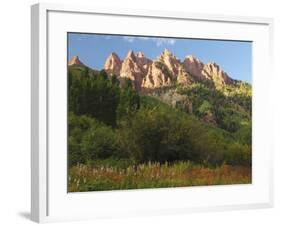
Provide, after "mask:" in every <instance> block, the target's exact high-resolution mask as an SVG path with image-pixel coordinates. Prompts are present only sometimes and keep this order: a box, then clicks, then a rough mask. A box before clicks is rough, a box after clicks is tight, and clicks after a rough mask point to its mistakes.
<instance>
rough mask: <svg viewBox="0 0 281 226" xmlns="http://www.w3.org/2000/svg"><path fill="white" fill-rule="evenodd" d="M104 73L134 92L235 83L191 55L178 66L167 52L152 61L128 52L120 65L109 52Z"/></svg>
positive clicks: (116, 57) (73, 60)
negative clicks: (129, 83) (203, 83)
mask: <svg viewBox="0 0 281 226" xmlns="http://www.w3.org/2000/svg"><path fill="white" fill-rule="evenodd" d="M69 65H82V62H81V61H80V60H79V58H78V57H74V58H73V59H72V60H71V61H70V62H69ZM104 69H105V70H106V72H107V73H108V74H109V75H113V74H115V75H116V76H117V77H118V78H120V79H122V78H129V79H131V80H132V82H133V85H134V87H135V89H136V90H138V91H141V90H142V89H155V88H161V87H169V86H172V85H175V84H180V85H184V86H189V85H190V84H192V83H193V82H194V81H208V82H211V83H212V84H213V85H214V87H215V88H221V87H223V86H225V85H231V84H233V83H234V81H235V80H233V79H231V78H230V77H229V76H228V74H227V73H226V72H224V71H223V70H221V69H220V67H219V65H217V64H215V63H208V64H204V63H203V62H201V61H200V60H199V59H197V58H196V57H194V56H192V55H189V56H186V57H185V59H184V61H183V62H181V61H180V60H179V59H177V58H176V56H174V55H173V54H172V53H171V52H170V51H169V50H168V49H164V50H163V52H162V53H161V55H160V56H159V57H158V58H157V59H154V60H151V59H148V58H147V57H145V55H144V53H142V52H138V53H136V54H135V53H134V52H133V51H132V50H130V51H129V52H128V54H127V56H126V57H125V59H124V60H123V61H122V60H121V59H120V58H119V57H118V55H117V54H116V53H114V52H113V53H111V54H110V55H109V56H108V58H107V60H106V62H105V64H104Z"/></svg>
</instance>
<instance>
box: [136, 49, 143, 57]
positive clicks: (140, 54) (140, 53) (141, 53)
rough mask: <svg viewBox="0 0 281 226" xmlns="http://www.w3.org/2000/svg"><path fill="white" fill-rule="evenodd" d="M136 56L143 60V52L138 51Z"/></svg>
mask: <svg viewBox="0 0 281 226" xmlns="http://www.w3.org/2000/svg"><path fill="white" fill-rule="evenodd" d="M136 55H137V57H138V58H144V53H143V52H140V51H139V52H137V54H136Z"/></svg>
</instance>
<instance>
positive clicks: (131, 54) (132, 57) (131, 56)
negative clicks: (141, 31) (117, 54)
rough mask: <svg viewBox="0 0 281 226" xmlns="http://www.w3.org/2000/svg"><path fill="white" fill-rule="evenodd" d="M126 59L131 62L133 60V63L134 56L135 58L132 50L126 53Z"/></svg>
mask: <svg viewBox="0 0 281 226" xmlns="http://www.w3.org/2000/svg"><path fill="white" fill-rule="evenodd" d="M126 59H131V60H133V61H135V60H136V56H135V54H134V51H133V50H129V52H128V53H127V56H126Z"/></svg>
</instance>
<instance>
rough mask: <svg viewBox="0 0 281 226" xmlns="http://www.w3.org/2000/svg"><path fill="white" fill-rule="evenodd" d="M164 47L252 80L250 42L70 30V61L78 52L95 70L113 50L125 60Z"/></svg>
mask: <svg viewBox="0 0 281 226" xmlns="http://www.w3.org/2000/svg"><path fill="white" fill-rule="evenodd" d="M164 48H167V49H169V50H170V51H171V52H172V53H173V54H174V55H175V56H176V57H177V58H179V59H180V60H181V61H182V60H183V59H184V58H185V56H187V55H193V56H195V57H197V58H199V59H200V60H201V61H202V62H203V63H209V62H216V63H217V64H218V65H220V67H221V68H222V69H223V70H224V71H226V72H227V73H228V75H229V76H230V77H232V78H234V79H238V80H243V81H247V82H249V83H251V82H252V43H251V42H242V41H221V40H203V39H186V38H185V39H180V38H158V37H146V36H144V37H141V36H139V37H137V36H123V35H96V34H81V33H68V60H70V59H71V58H72V57H73V56H76V55H77V56H79V58H80V60H81V61H82V62H83V63H84V64H86V65H88V66H89V67H91V68H94V69H102V68H103V65H104V63H105V61H106V59H107V57H108V56H109V54H110V53H111V52H115V53H116V54H117V55H118V56H119V57H120V58H121V59H122V60H123V59H124V57H125V56H126V55H127V53H128V51H129V50H133V51H134V52H138V51H142V52H143V53H144V54H145V56H146V57H148V58H150V59H155V58H157V57H158V56H159V55H160V54H161V52H162V51H163V49H164Z"/></svg>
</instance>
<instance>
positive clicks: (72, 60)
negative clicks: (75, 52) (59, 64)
mask: <svg viewBox="0 0 281 226" xmlns="http://www.w3.org/2000/svg"><path fill="white" fill-rule="evenodd" d="M68 65H69V66H72V65H83V63H82V62H81V61H80V60H79V57H78V56H74V57H73V58H72V59H71V60H70V61H69V62H68Z"/></svg>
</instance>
